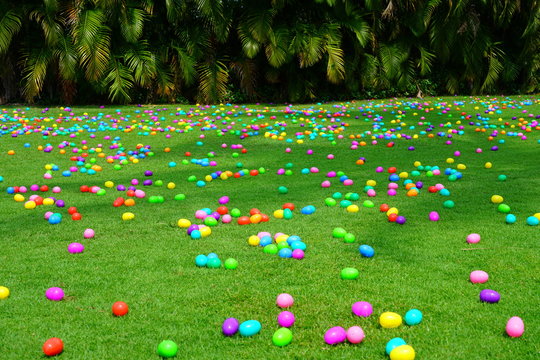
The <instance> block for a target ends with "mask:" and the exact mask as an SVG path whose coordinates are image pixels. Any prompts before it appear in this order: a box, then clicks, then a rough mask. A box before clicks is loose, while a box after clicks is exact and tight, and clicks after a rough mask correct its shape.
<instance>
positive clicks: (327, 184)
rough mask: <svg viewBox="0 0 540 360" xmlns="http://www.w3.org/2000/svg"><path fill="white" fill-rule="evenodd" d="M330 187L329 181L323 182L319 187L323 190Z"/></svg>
mask: <svg viewBox="0 0 540 360" xmlns="http://www.w3.org/2000/svg"><path fill="white" fill-rule="evenodd" d="M330 185H332V183H331V182H330V181H328V180H325V181H323V182H322V183H321V187H323V188H329V187H330Z"/></svg>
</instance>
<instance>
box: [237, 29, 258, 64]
mask: <svg viewBox="0 0 540 360" xmlns="http://www.w3.org/2000/svg"><path fill="white" fill-rule="evenodd" d="M246 27H247V26H246V25H245V24H243V23H242V24H240V25H239V26H238V37H239V38H240V42H241V43H242V50H243V51H244V54H246V56H247V57H248V58H250V59H253V58H254V57H255V56H256V55H257V54H258V53H259V50H260V49H261V44H260V43H259V42H258V41H257V40H256V39H255V38H254V37H253V36H251V33H250V31H249V30H248V29H246Z"/></svg>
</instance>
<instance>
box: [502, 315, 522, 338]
mask: <svg viewBox="0 0 540 360" xmlns="http://www.w3.org/2000/svg"><path fill="white" fill-rule="evenodd" d="M524 332H525V324H524V323H523V320H521V318H520V317H519V316H513V317H511V318H510V319H508V322H507V323H506V333H507V334H508V336H510V337H520V336H521V335H523V333H524Z"/></svg>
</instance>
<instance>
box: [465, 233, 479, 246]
mask: <svg viewBox="0 0 540 360" xmlns="http://www.w3.org/2000/svg"><path fill="white" fill-rule="evenodd" d="M467 242H468V243H469V244H477V243H479V242H480V235H479V234H469V235H467Z"/></svg>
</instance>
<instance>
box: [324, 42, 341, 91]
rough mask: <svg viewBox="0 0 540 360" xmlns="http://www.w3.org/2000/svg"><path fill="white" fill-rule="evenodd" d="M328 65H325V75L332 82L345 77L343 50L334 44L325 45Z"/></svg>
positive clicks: (337, 81) (339, 80)
mask: <svg viewBox="0 0 540 360" xmlns="http://www.w3.org/2000/svg"><path fill="white" fill-rule="evenodd" d="M326 51H327V53H328V65H327V67H326V77H327V78H328V80H329V81H330V82H332V83H334V84H337V83H339V82H341V81H342V80H343V79H344V78H345V60H344V59H343V50H341V49H340V48H338V47H334V46H327V47H326Z"/></svg>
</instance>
